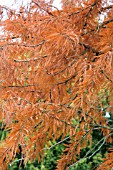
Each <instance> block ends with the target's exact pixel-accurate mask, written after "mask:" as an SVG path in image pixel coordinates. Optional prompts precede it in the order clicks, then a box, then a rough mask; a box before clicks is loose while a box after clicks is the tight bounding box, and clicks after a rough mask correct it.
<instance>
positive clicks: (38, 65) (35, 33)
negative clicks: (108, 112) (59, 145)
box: [0, 0, 113, 170]
mask: <svg viewBox="0 0 113 170" xmlns="http://www.w3.org/2000/svg"><path fill="white" fill-rule="evenodd" d="M112 3H113V1H112ZM4 11H6V13H7V16H8V18H7V19H6V20H3V19H2V17H3V13H4ZM0 15H1V27H2V29H3V33H2V34H1V37H0V40H1V41H0V121H1V122H2V129H3V130H7V131H8V135H7V137H6V138H5V139H4V140H3V141H1V143H0V169H3V170H4V169H7V165H8V164H11V162H12V161H13V160H14V158H15V157H16V154H17V153H19V152H20V149H19V148H21V152H22V159H23V160H24V163H25V164H26V163H27V161H28V160H31V161H33V160H34V159H36V158H38V160H39V161H40V160H41V159H42V158H43V152H44V149H46V148H49V147H50V146H49V141H50V140H58V139H59V138H60V140H61V142H63V141H65V140H66V138H67V136H68V141H69V142H68V144H67V145H66V149H65V150H64V153H63V154H62V156H61V157H60V159H59V160H58V164H57V169H58V170H63V169H68V168H69V167H71V166H72V165H73V164H74V163H76V162H77V161H78V155H80V152H81V150H82V149H83V148H85V147H87V146H89V145H90V146H91V145H92V132H93V131H94V130H95V129H96V130H97V133H98V132H102V134H103V138H102V140H101V141H100V143H98V148H99V147H100V148H101V146H102V145H103V144H104V143H107V142H108V143H112V142H113V141H112V135H113V132H112V131H113V126H112V125H111V124H109V122H108V119H107V118H106V117H105V114H104V112H103V107H104V103H103V102H102V100H101V99H102V98H103V97H105V96H106V94H108V93H109V95H107V100H108V104H109V105H108V108H112V107H113V51H112V50H113V49H112V48H113V47H112V46H113V6H112V5H111V4H109V3H108V1H107V0H103V1H102V0H89V1H86V0H82V1H81V0H71V1H67V0H62V9H61V10H59V9H57V8H55V7H53V6H52V1H49V2H47V1H46V2H45V1H44V0H43V1H42V0H33V1H32V2H31V3H30V4H29V5H28V7H23V6H21V7H20V9H18V10H17V11H14V10H11V9H9V8H7V7H4V6H0ZM103 16H104V17H103ZM88 156H89V157H90V156H91V155H90V154H89V155H88ZM88 156H87V157H88ZM112 167H113V151H112V150H110V153H109V154H108V157H107V158H106V159H105V161H104V163H103V164H102V165H101V166H99V167H98V170H104V169H105V170H107V169H110V168H112Z"/></svg>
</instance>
